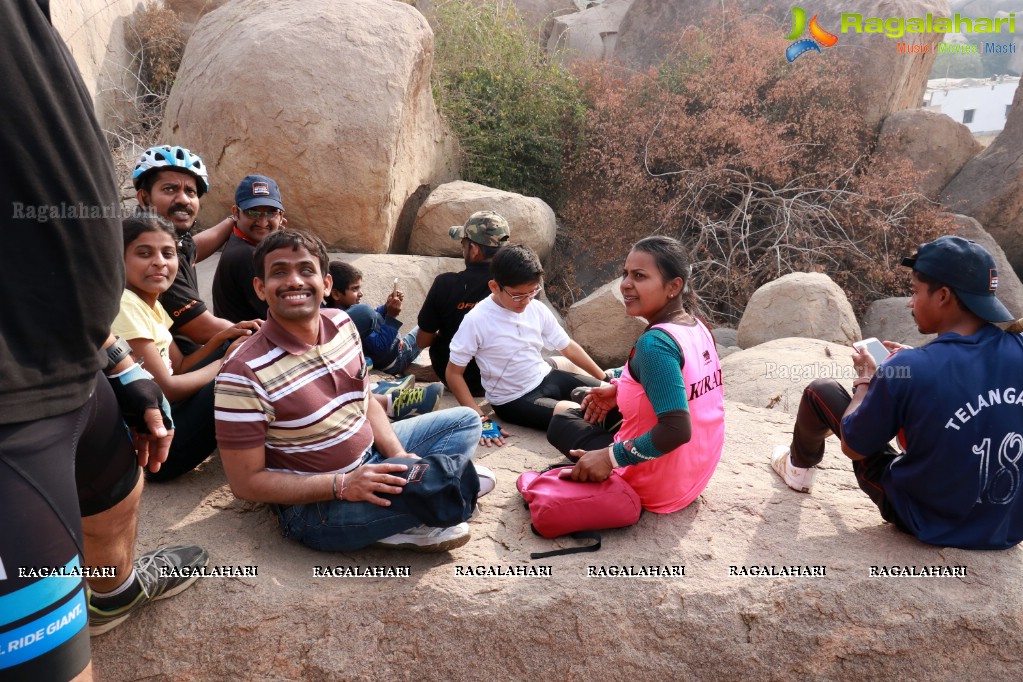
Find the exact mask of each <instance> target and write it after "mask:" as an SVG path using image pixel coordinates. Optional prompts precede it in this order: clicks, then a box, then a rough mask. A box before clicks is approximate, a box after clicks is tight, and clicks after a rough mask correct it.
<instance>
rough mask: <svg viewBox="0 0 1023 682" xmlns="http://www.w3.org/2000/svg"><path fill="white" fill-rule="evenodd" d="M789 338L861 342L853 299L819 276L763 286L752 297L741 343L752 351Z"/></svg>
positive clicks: (795, 276)
mask: <svg viewBox="0 0 1023 682" xmlns="http://www.w3.org/2000/svg"><path fill="white" fill-rule="evenodd" d="M786 336H801V337H805V338H810V339H821V340H822V341H831V342H833V343H838V344H843V345H849V344H851V343H852V342H853V341H859V340H860V338H861V337H860V325H859V323H858V322H857V321H856V316H855V315H854V314H853V309H852V306H851V305H850V304H849V299H848V298H846V296H845V292H844V291H842V289H841V287H839V286H838V285H837V284H835V282H834V281H833V280H832V279H831V278H830V277H828V276H827V275H825V274H823V273H819V272H792V273H789V274H787V275H785V276H783V277H779V278H778V279H776V280H774V281H772V282H768V283H767V284H765V285H763V286H762V287H760V288H759V289H757V290H756V291H755V292H753V295H752V296H751V297H750V300H749V303H747V304H746V310H745V311H743V314H742V319H741V320H739V331H738V339H737V340H738V343H739V347H740V348H750V347H751V346H755V345H757V344H758V343H764V342H765V341H770V340H771V339H780V338H784V337H786Z"/></svg>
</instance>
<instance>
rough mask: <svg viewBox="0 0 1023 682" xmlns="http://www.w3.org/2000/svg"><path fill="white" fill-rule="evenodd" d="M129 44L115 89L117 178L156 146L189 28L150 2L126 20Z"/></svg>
mask: <svg viewBox="0 0 1023 682" xmlns="http://www.w3.org/2000/svg"><path fill="white" fill-rule="evenodd" d="M124 42H125V46H126V47H127V48H128V51H129V54H130V55H131V64H130V70H129V72H128V73H127V74H125V77H124V78H121V79H119V80H120V87H118V88H117V90H116V91H115V92H114V93H113V94H114V101H113V105H112V107H111V111H110V112H109V114H110V115H109V116H108V119H109V120H111V121H113V123H112V125H110V126H109V128H108V130H106V133H107V139H108V141H109V143H110V146H111V149H112V150H113V152H114V160H115V164H116V166H117V171H118V178H119V179H120V180H122V181H124V182H126V179H127V178H128V177H130V174H131V171H132V169H133V168H134V165H135V162H136V161H137V160H138V156H139V153H140V152H141V151H142V150H143V149H145V148H147V147H150V146H152V145H154V144H158V143H159V140H157V136H158V135H159V133H160V127H161V125H162V124H163V117H164V112H165V110H166V107H167V98H168V97H169V96H170V91H171V87H173V85H174V80H175V78H177V73H178V67H179V66H181V57H182V56H183V54H184V51H185V42H186V36H185V34H184V26H183V24H182V22H181V20H180V18H179V17H178V15H177V13H175V12H174V11H173V10H171V9H168V8H166V7H164V6H163V3H161V2H158V1H157V0H147V2H146V3H145V4H144V5H140V6H139V7H138V8H137V9H136V11H135V13H134V14H133V15H132V16H131V18H129V19H128V20H127V21H126V22H125V26H124Z"/></svg>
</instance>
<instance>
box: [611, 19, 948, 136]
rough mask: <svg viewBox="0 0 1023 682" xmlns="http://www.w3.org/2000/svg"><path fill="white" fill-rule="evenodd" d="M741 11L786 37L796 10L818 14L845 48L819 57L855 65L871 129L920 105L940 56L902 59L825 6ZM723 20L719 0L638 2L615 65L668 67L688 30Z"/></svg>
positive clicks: (890, 44)
mask: <svg viewBox="0 0 1023 682" xmlns="http://www.w3.org/2000/svg"><path fill="white" fill-rule="evenodd" d="M733 5H734V6H735V7H737V8H738V9H739V10H740V11H742V12H743V13H744V14H758V15H766V16H767V17H768V18H769V19H773V22H774V25H776V29H774V30H776V31H777V34H778V35H784V34H786V33H788V31H789V27H790V26H791V21H792V20H791V18H790V17H791V15H790V11H789V7H790V6H792V5H798V6H800V7H802V8H803V9H805V10H806V13H807V16H808V17H812V16H813V15H815V14H817V15H818V16H819V19H818V20H819V22H820V24H821V26H822V27H823V28H825V29H826V30H828V31H830V32H832V33H834V34H835V35H838V36H839V42H838V44H837V45H835V46H834V47H832V48H829V49H828V50H826V51H825V52H826V54H822V55H812V57H821V58H833V57H835V56H840V57H841V58H844V59H848V60H849V61H850V62H851V63H852V64H853V67H854V69H853V73H854V74H855V79H856V82H855V86H856V92H857V96H858V98H859V99H860V101H861V102H862V103H863V106H864V111H865V113H866V116H867V120H868V121H870V122H871V123H880V122H881V121H882V120H884V118H885V117H886V116H888V115H889V114H891V113H892V112H894V111H900V110H902V109H911V108H916V107H919V106H920V102H921V101H922V98H923V94H924V90H925V89H926V87H927V77H928V75H929V74H930V70H931V66H932V65H933V64H934V59H935V57H936V54H934V53H932V52H929V53H927V54H899V53H898V52H897V51H896V45H895V41H894V40H893V39H890V38H887V37H884V36H883V35H879V34H865V33H859V34H858V33H854V32H851V31H850V32H849V33H841V32H840V30H839V29H840V27H841V13H842V12H843V11H848V10H847V9H846V8H842V7H839V6H836V5H834V4H833V3H829V2H826V1H825V0H799V2H791V3H789V2H783V3H780V4H778V5H775V6H774V7H773V8H771V7H766V8H765V6H764V4H763V3H758V2H754V1H753V0H739V1H738V2H736V3H730V4H729V6H733ZM856 11H857V12H859V13H861V14H862V15H863V16H864V17H878V16H880V17H922V16H924V15H926V14H928V13H930V14H932V15H934V16H936V17H938V16H943V17H947V16H950V13H949V6H948V2H947V0H870V1H869V2H860V3H857V5H856ZM721 16H722V3H721V2H719V0H691V1H687V2H664V0H635V2H634V3H633V5H632V7H631V8H630V9H629V11H628V12H627V13H626V14H625V17H624V18H623V19H622V23H621V27H620V29H619V33H618V41H617V44H616V46H615V59H617V60H619V61H621V62H622V63H623V64H624V65H626V66H628V67H630V68H636V69H640V70H643V69H647V68H649V67H650V66H653V65H655V64H658V63H660V62H661V61H663V59H664V57H665V56H666V55H668V54H669V53H670V52H671V50H672V47H673V46H674V44H675V42H676V41H677V40H678V37H679V35H681V33H682V31H683V30H684V29H685V28H686V27H687V26H689V25H697V26H699V25H701V24H702V23H703V22H704V21H707V20H710V21H712V22H716V23H717V24H720V23H721ZM768 25H770V23H768ZM914 37H918V38H919V40H920V41H921V43H922V44H927V45H936V44H937V43H940V42H941V39H942V35H941V34H922V35H920V36H914ZM806 58H807V57H804V59H806Z"/></svg>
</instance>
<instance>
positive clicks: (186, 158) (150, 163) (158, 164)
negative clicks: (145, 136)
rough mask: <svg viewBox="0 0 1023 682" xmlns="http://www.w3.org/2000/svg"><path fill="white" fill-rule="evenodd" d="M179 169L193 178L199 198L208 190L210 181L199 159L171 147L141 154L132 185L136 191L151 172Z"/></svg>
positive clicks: (186, 151) (181, 148) (178, 148)
mask: <svg viewBox="0 0 1023 682" xmlns="http://www.w3.org/2000/svg"><path fill="white" fill-rule="evenodd" d="M171 167H173V168H180V169H181V170H183V171H185V172H187V173H188V174H190V175H192V176H193V177H195V179H196V181H197V185H198V186H197V189H198V190H199V196H200V197H201V196H202V195H203V194H205V193H206V192H208V191H209V190H210V179H209V176H208V175H206V165H205V164H204V163H203V162H202V159H201V158H199V155H198V154H193V153H192V152H190V151H188V150H187V149H185V148H184V147H171V146H170V145H167V144H165V145H160V146H159V147H150V148H149V149H147V150H146V151H144V152H142V158H140V159H139V162H138V163H137V164H135V171H134V172H133V173H132V174H131V180H132V184H133V185H134V186H135V189H136V190H139V189H141V188H142V182H143V180H144V179H145V177H146V175H147V174H149V173H150V172H151V171H160V170H163V169H164V168H171Z"/></svg>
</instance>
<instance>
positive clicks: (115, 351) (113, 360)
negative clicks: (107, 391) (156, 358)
mask: <svg viewBox="0 0 1023 682" xmlns="http://www.w3.org/2000/svg"><path fill="white" fill-rule="evenodd" d="M114 339H116V340H115V341H114V342H113V343H112V344H111V345H109V346H107V349H106V350H107V365H106V367H104V368H103V372H104V373H105V372H109V371H110V370H112V369H113V368H114V367H117V365H118V364H119V363H120V362H121V360H124V359H125V358H126V357H128V356H129V355H131V346H129V345H128V342H127V341H125V340H124V339H122V338H121V337H120V336H115V337H114Z"/></svg>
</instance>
